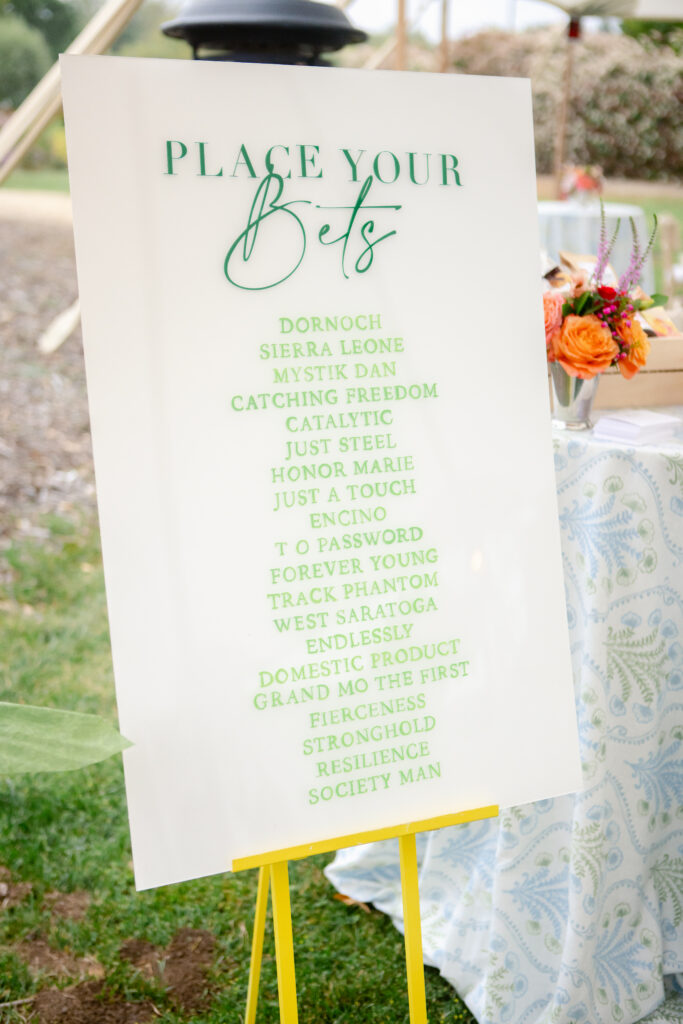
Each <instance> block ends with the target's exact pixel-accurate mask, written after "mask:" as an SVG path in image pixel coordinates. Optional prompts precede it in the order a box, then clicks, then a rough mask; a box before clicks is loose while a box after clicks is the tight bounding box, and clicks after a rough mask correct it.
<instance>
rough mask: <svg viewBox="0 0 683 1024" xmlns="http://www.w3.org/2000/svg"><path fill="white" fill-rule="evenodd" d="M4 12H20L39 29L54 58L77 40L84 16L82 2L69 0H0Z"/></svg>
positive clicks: (27, 22) (18, 13)
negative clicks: (81, 10) (80, 7)
mask: <svg viewBox="0 0 683 1024" xmlns="http://www.w3.org/2000/svg"><path fill="white" fill-rule="evenodd" d="M0 15H15V16H18V17H20V18H22V19H23V20H24V21H25V22H26V24H27V25H30V26H31V27H32V28H34V29H36V30H37V31H38V32H39V33H40V34H41V35H42V36H43V38H44V39H45V42H46V43H47V47H48V50H49V54H50V57H51V62H54V61H55V60H57V57H58V55H59V54H60V53H63V52H64V50H66V48H67V46H68V45H69V43H71V42H73V40H74V39H75V37H76V36H77V35H78V33H79V31H80V28H81V25H82V20H83V19H82V16H81V13H80V10H79V7H78V5H77V4H76V3H73V2H65V0H0ZM0 24H1V23H0Z"/></svg>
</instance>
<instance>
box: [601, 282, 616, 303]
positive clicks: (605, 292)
mask: <svg viewBox="0 0 683 1024" xmlns="http://www.w3.org/2000/svg"><path fill="white" fill-rule="evenodd" d="M598 295H599V296H600V298H601V299H607V301H608V302H611V301H612V299H616V297H617V290H616V288H608V287H607V285H604V284H603V285H602V286H601V287H600V288H598Z"/></svg>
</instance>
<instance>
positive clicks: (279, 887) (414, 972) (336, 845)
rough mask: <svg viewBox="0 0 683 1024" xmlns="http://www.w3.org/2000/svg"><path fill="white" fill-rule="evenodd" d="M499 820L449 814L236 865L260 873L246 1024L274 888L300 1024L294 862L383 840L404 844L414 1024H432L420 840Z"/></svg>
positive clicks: (286, 980) (277, 928) (288, 1019)
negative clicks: (450, 827)
mask: <svg viewBox="0 0 683 1024" xmlns="http://www.w3.org/2000/svg"><path fill="white" fill-rule="evenodd" d="M497 814H498V807H497V806H491V807H478V808H476V809H475V810H472V811H462V812H460V813H459V814H444V815H442V816H441V817H439V818H428V819H426V820H425V821H416V822H412V823H410V824H407V825H397V826H395V827H393V828H380V829H374V830H372V831H370V832H356V833H355V834H354V835H350V836H339V837H338V838H337V839H328V840H324V841H323V842H320V843H310V844H308V845H304V846H290V847H289V848H288V849H286V850H273V851H272V852H271V853H265V854H261V855H258V856H255V857H241V858H239V859H238V860H234V861H233V862H232V870H233V871H245V870H246V869H247V868H256V867H257V868H258V869H259V880H258V891H257V895H256V913H255V915H254V936H253V939H252V945H251V966H250V969H249V988H248V990H247V1008H246V1013H245V1017H244V1021H245V1024H256V1005H257V1002H258V989H259V980H260V977H261V959H262V956H263V937H264V933H265V928H266V910H267V908H268V889H269V885H270V887H271V888H272V892H273V896H272V899H273V931H274V933H275V959H276V963H277V985H278V995H279V1000H280V1024H298V1019H299V1017H298V1011H297V1004H296V976H295V973H294V942H293V937H292V913H291V906H290V901H289V873H288V861H290V860H301V859H302V858H304V857H311V856H313V855H314V854H317V853H331V852H332V851H334V850H341V849H343V848H344V847H346V846H358V845H359V844H361V843H376V842H379V841H380V840H382V839H398V842H399V855H400V863H401V889H402V893H403V920H404V925H405V944H406V972H407V975H408V1005H409V1008H410V1022H411V1024H427V1004H426V1000H425V981H424V964H423V960H422V929H421V926H420V895H419V891H418V877H417V848H416V844H415V836H416V834H417V833H418V832H432V831H434V830H436V829H439V828H445V827H446V826H447V825H461V824H464V823H465V822H467V821H479V820H480V819H482V818H495V817H496V815H497Z"/></svg>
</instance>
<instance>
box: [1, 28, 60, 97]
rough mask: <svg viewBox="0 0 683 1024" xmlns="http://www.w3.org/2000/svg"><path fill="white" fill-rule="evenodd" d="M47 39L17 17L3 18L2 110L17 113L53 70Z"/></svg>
mask: <svg viewBox="0 0 683 1024" xmlns="http://www.w3.org/2000/svg"><path fill="white" fill-rule="evenodd" d="M50 64H51V59H50V51H49V48H48V45H47V43H46V42H45V38H44V36H43V35H42V34H41V33H40V32H39V31H38V30H37V29H35V28H31V26H30V25H28V24H27V23H26V22H25V21H24V20H23V18H20V17H18V16H17V15H15V14H0V106H3V107H9V108H10V109H12V110H13V109H14V108H15V107H18V106H19V104H20V103H21V101H22V100H23V99H25V98H26V96H28V94H29V93H30V91H31V89H32V88H33V86H34V85H35V84H36V82H38V81H39V80H40V79H41V78H42V76H43V75H44V74H45V72H46V71H47V69H48V68H49V67H50Z"/></svg>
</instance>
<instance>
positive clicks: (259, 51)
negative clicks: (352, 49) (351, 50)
mask: <svg viewBox="0 0 683 1024" xmlns="http://www.w3.org/2000/svg"><path fill="white" fill-rule="evenodd" d="M161 28H162V31H163V32H164V33H165V34H166V35H167V36H173V37H174V38H176V39H184V40H185V41H186V42H187V43H189V44H190V46H191V47H192V49H193V52H194V56H195V58H200V54H199V52H198V51H199V50H200V48H203V49H204V50H206V51H208V52H206V53H204V54H202V55H201V58H203V59H210V60H234V61H249V62H252V61H253V62H259V63H267V64H268V63H270V64H320V63H323V62H321V60H320V55H321V54H323V53H332V52H334V51H335V50H340V49H341V48H342V46H346V45H347V44H348V43H362V42H364V41H365V40H366V39H367V35H366V34H365V32H361V31H360V29H357V28H354V27H353V25H352V24H351V22H350V21H349V19H348V18H347V17H346V15H345V14H344V12H343V11H342V10H340V9H339V8H338V7H333V6H332V5H331V4H326V3H316V2H315V0H189V2H188V3H187V4H186V5H185V6H184V7H183V9H182V11H181V12H180V15H179V17H177V18H175V19H174V20H173V21H167V22H166V23H165V24H163V25H162V26H161Z"/></svg>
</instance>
